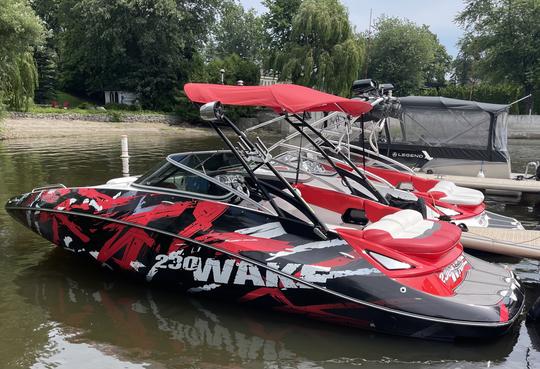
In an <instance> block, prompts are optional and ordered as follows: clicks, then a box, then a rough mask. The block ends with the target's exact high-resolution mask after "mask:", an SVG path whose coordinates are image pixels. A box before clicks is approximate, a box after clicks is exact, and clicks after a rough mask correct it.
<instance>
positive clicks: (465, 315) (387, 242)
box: [6, 84, 524, 340]
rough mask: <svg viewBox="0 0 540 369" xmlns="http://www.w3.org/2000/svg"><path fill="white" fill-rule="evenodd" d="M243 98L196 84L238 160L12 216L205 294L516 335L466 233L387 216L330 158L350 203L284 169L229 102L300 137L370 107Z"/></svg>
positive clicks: (260, 90) (106, 260)
mask: <svg viewBox="0 0 540 369" xmlns="http://www.w3.org/2000/svg"><path fill="white" fill-rule="evenodd" d="M242 88H243V89H245V90H244V91H240V92H238V91H237V90H229V88H228V86H219V85H218V86H215V85H205V84H188V85H186V86H185V91H186V93H187V95H188V97H189V98H190V99H191V100H192V101H194V102H198V103H203V104H205V105H203V106H202V107H201V117H202V118H203V119H205V120H206V121H208V124H209V125H210V126H211V127H212V128H213V129H214V130H215V131H216V133H217V134H218V135H219V136H220V137H221V139H222V140H223V141H224V142H225V143H226V145H227V146H228V147H229V149H230V150H228V151H204V152H188V153H181V154H172V155H169V156H168V157H167V158H166V160H165V161H163V162H162V163H161V164H160V165H159V166H158V167H157V168H155V169H154V170H151V171H150V172H148V173H146V174H144V175H143V176H141V177H137V178H122V179H115V180H111V181H109V182H108V183H107V184H105V185H100V186H89V187H73V188H66V187H65V186H52V187H48V188H47V187H46V188H39V189H35V190H34V191H32V192H30V193H26V194H22V195H19V196H16V197H14V198H12V199H10V200H9V201H8V202H7V204H6V210H7V211H8V213H9V214H10V215H11V216H13V217H14V218H15V219H16V220H18V221H19V222H20V223H22V224H23V225H25V226H26V227H28V228H30V229H31V230H32V231H34V232H36V233H38V234H39V235H41V236H42V237H44V238H45V239H47V240H49V241H51V242H53V243H54V244H56V245H58V246H59V247H62V248H63V249H65V250H68V251H70V252H72V253H74V254H76V255H78V256H81V257H85V258H87V259H91V260H94V261H97V262H98V263H99V264H101V265H103V266H105V267H106V268H109V269H112V270H114V271H122V272H127V273H130V274H131V275H134V276H138V277H140V278H141V279H145V280H147V281H151V282H153V283H158V284H167V285H173V286H175V287H177V288H180V289H182V290H185V291H187V292H190V293H193V294H196V295H201V296H209V297H215V298H222V299H225V300H228V301H234V302H237V303H242V304H244V305H248V306H257V307H265V308H269V309H274V310H276V311H280V312H289V313H295V314H299V315H304V316H306V317H309V318H315V319H320V320H324V321H329V322H333V323H338V324H343V325H347V326H350V327H359V328H364V329H369V330H375V331H379V332H384V333H390V334H397V335H405V336H411V337H418V338H432V339H445V340H450V339H455V338H459V337H493V336H497V335H501V334H504V333H506V332H507V331H508V330H509V329H510V328H511V327H512V326H513V324H514V323H515V322H516V321H517V320H518V318H519V316H520V313H521V311H522V309H523V305H524V294H523V291H522V289H521V287H520V283H519V280H518V278H517V277H516V276H515V275H514V273H513V272H512V271H510V270H509V269H505V268H501V267H499V266H496V265H492V264H490V263H487V262H485V261H482V260H479V259H477V258H474V257H472V256H470V255H467V254H465V253H464V252H463V248H462V246H461V244H460V242H459V238H460V229H459V228H458V227H456V226H454V225H453V224H451V223H448V222H438V221H431V220H426V219H424V218H423V217H422V215H421V214H420V213H419V212H417V211H415V210H411V209H406V210H401V209H397V208H395V207H392V206H389V205H388V203H387V201H386V199H385V198H384V197H382V196H380V194H378V192H377V191H374V189H373V188H372V186H371V184H370V182H369V181H366V180H365V177H364V176H363V175H362V173H361V172H360V171H358V170H357V169H354V168H352V167H351V168H352V169H344V168H342V167H340V165H338V164H339V163H336V162H335V161H334V160H332V158H331V157H330V156H328V155H326V154H323V153H321V155H323V156H324V157H325V158H326V159H327V160H328V164H327V165H328V166H329V167H331V168H332V169H333V170H335V171H336V172H337V173H338V174H339V176H340V181H341V182H343V183H344V185H346V186H348V187H350V189H351V191H353V194H351V195H349V194H347V193H345V192H343V191H337V190H336V189H335V188H333V187H332V186H333V184H332V183H331V182H328V181H326V182H325V181H324V180H321V179H320V178H319V177H317V176H311V177H310V176H309V173H308V174H305V173H300V172H299V171H297V174H296V175H295V176H291V175H290V174H288V173H286V172H283V171H280V170H279V168H276V167H277V166H278V164H279V163H276V159H274V158H273V156H272V155H271V154H270V152H269V151H268V149H267V148H266V146H265V144H264V143H263V142H262V140H260V139H259V138H257V139H256V140H255V141H253V140H251V139H250V138H249V137H248V136H247V135H246V134H244V133H243V132H242V131H240V130H239V129H238V127H237V126H236V125H235V124H234V123H233V122H232V121H230V120H229V119H228V118H227V116H226V115H225V113H224V110H223V106H222V105H221V103H220V102H219V100H221V101H223V102H224V103H226V104H231V105H235V104H236V105H242V102H243V103H244V104H245V105H247V104H254V105H262V106H267V107H271V108H274V109H275V110H276V111H279V112H281V113H284V114H285V116H287V121H288V122H289V123H290V124H292V125H294V126H295V128H297V129H298V130H299V131H303V130H304V129H308V128H307V127H306V126H305V124H306V123H305V122H304V121H303V120H302V119H299V118H300V117H299V116H298V113H301V112H304V111H327V112H331V111H343V112H346V113H347V114H351V115H358V114H363V113H364V112H367V111H369V110H370V109H371V106H370V105H369V104H367V103H365V102H361V101H353V100H349V99H344V98H340V97H337V96H333V95H329V94H324V93H321V92H318V91H314V90H311V89H308V88H305V87H300V86H294V85H276V86H269V87H242ZM237 101H238V102H239V103H236V102H237ZM293 119H294V120H293ZM218 121H220V122H223V123H224V124H226V125H227V126H228V127H229V128H231V129H232V131H233V132H234V133H235V134H236V135H237V137H238V140H239V141H238V143H237V144H236V145H235V144H233V142H232V141H231V139H229V137H228V136H227V135H225V133H224V132H223V131H222V129H221V128H220V126H218V125H216V122H218ZM278 160H279V159H278ZM283 165H284V166H287V165H288V164H287V163H284V164H283ZM301 174H302V175H301ZM295 177H296V179H295ZM305 177H309V179H310V181H308V180H302V181H301V180H300V179H304V178H305ZM321 183H323V184H324V185H321ZM360 194H363V196H359V195H360Z"/></svg>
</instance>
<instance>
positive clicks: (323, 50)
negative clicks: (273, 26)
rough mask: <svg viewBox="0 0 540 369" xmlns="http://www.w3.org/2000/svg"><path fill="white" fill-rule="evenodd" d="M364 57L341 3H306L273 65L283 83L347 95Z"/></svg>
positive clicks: (325, 0)
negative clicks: (279, 72) (278, 71)
mask: <svg viewBox="0 0 540 369" xmlns="http://www.w3.org/2000/svg"><path fill="white" fill-rule="evenodd" d="M361 55H362V50H361V47H360V43H359V41H358V38H357V37H356V36H355V34H354V33H353V29H352V27H351V24H350V22H349V14H348V13H347V10H346V8H345V7H344V6H343V5H342V4H341V3H340V2H339V0H305V1H303V2H302V4H301V5H300V8H299V9H298V13H297V14H296V15H295V16H294V18H293V22H292V28H291V33H290V40H289V41H288V42H286V43H285V44H284V46H283V49H282V50H278V52H277V55H276V59H275V64H274V65H275V66H276V68H277V69H278V70H280V71H281V75H280V78H281V79H282V80H291V81H292V82H294V83H298V84H301V85H305V86H309V87H315V88H318V89H320V90H323V91H327V92H330V93H336V94H341V95H348V94H349V92H350V86H351V83H352V81H353V80H354V79H355V78H356V77H357V76H358V70H359V68H360V64H361Z"/></svg>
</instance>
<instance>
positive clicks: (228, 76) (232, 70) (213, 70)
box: [205, 54, 260, 86]
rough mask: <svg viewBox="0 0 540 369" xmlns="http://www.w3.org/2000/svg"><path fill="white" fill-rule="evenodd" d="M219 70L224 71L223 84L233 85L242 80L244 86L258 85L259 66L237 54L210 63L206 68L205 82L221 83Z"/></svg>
mask: <svg viewBox="0 0 540 369" xmlns="http://www.w3.org/2000/svg"><path fill="white" fill-rule="evenodd" d="M221 69H223V70H225V73H224V83H225V84H226V85H235V84H236V83H237V81H239V80H242V81H243V82H244V84H245V85H252V86H253V85H258V84H259V77H260V69H259V66H258V65H257V64H255V63H253V62H251V61H249V60H246V59H244V58H241V57H240V56H239V55H237V54H231V55H228V56H226V57H224V58H223V59H220V58H217V59H214V60H212V61H210V62H209V63H208V65H207V66H206V75H207V80H206V81H205V82H210V83H221V72H220V71H221Z"/></svg>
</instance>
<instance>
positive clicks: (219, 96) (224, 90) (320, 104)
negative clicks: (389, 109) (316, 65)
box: [184, 83, 372, 116]
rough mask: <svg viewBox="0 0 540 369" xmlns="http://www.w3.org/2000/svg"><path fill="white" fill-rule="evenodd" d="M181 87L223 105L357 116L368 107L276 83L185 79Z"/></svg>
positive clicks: (195, 98)
mask: <svg viewBox="0 0 540 369" xmlns="http://www.w3.org/2000/svg"><path fill="white" fill-rule="evenodd" d="M184 91H185V92H186V95H187V96H188V98H189V99H190V100H191V101H193V102H196V103H202V104H206V103H209V102H212V101H219V102H221V103H222V104H224V105H241V106H265V107H269V108H272V109H274V110H275V111H276V112H288V113H302V112H305V111H311V112H314V111H323V112H334V111H342V112H344V113H346V114H350V115H353V116H359V115H362V114H364V113H367V112H368V111H370V110H371V108H372V106H371V104H369V103H366V102H364V101H360V100H351V99H346V98H344V97H339V96H335V95H331V94H327V93H324V92H320V91H317V90H314V89H311V88H308V87H304V86H298V85H291V84H276V85H271V86H226V85H214V84H207V83H187V84H186V85H184Z"/></svg>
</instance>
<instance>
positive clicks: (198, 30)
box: [59, 0, 217, 110]
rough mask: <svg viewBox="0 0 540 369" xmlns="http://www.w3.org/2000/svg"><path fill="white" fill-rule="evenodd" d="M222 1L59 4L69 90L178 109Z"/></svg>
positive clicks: (101, 0) (78, 1)
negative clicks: (127, 96)
mask: <svg viewBox="0 0 540 369" xmlns="http://www.w3.org/2000/svg"><path fill="white" fill-rule="evenodd" d="M216 4H217V0H176V1H175V0H126V1H109V0H66V1H63V2H61V3H60V6H59V13H60V15H59V22H60V23H61V25H62V30H63V31H62V33H61V35H60V41H61V42H60V48H61V50H62V53H61V68H62V71H63V73H62V79H63V81H62V82H63V83H64V86H65V87H66V88H67V89H68V90H69V91H72V92H76V93H80V94H89V95H95V96H98V95H100V93H101V92H102V91H103V90H107V89H115V90H117V89H122V90H127V91H134V92H136V93H138V94H139V96H140V100H141V103H142V105H143V107H145V108H150V109H161V110H173V109H174V106H175V103H176V102H175V96H176V95H177V94H178V92H179V91H178V89H179V88H180V86H181V85H182V84H183V83H184V82H185V81H186V80H188V77H189V75H190V74H191V73H192V63H191V62H192V60H193V59H194V57H195V55H196V54H197V50H198V49H201V48H202V43H203V42H204V41H205V39H206V37H207V34H208V25H209V24H212V23H213V21H214V14H215V8H216Z"/></svg>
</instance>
